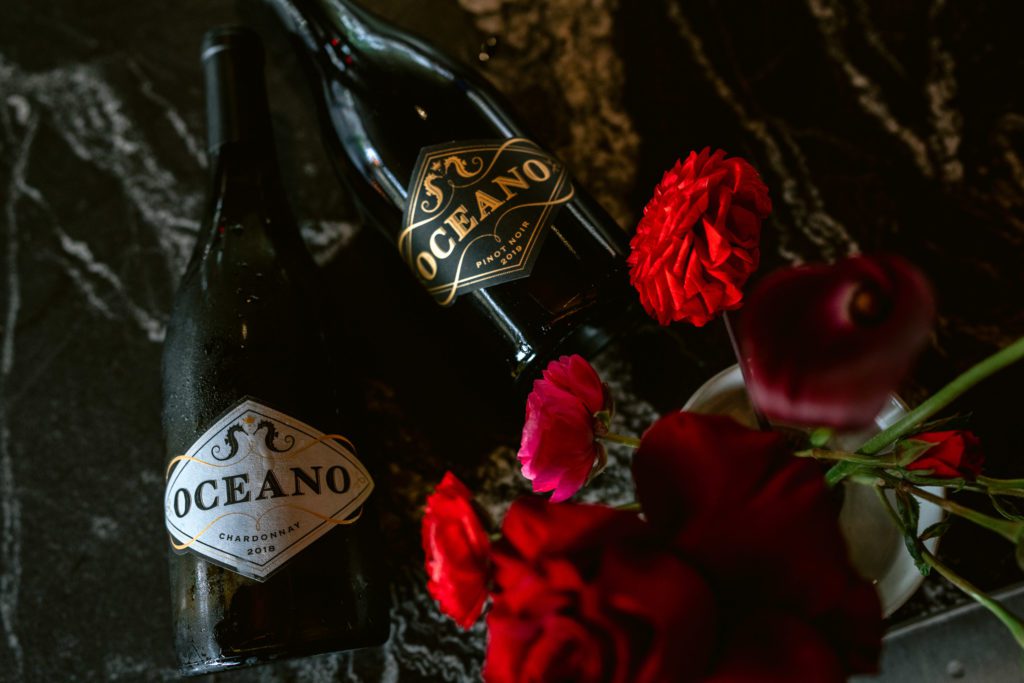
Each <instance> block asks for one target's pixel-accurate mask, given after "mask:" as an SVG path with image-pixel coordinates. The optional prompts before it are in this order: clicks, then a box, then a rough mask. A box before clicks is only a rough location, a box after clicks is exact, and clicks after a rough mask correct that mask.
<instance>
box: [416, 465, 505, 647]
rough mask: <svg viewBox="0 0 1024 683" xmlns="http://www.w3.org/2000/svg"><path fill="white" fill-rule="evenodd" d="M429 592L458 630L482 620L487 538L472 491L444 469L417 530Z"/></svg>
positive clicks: (488, 550)
mask: <svg viewBox="0 0 1024 683" xmlns="http://www.w3.org/2000/svg"><path fill="white" fill-rule="evenodd" d="M421 533H422V540H423V552H424V554H425V555H426V569H427V577H428V581H427V591H428V592H429V593H430V595H431V597H433V598H434V599H435V600H437V602H438V604H439V605H440V607H441V611H442V612H444V613H445V614H447V615H448V616H450V617H451V618H452V619H454V620H455V622H456V623H457V624H458V625H459V626H461V627H462V628H469V627H470V626H472V625H473V623H474V622H476V620H477V619H479V618H480V613H481V612H482V611H483V607H484V602H485V601H486V600H487V592H488V589H487V586H488V583H489V580H490V573H491V541H490V538H489V537H488V534H487V530H486V529H485V528H484V525H483V523H481V521H480V517H479V515H478V514H477V512H476V510H474V509H473V494H472V493H470V491H469V489H467V488H466V486H465V484H463V483H462V482H461V481H459V480H458V479H457V478H456V477H455V475H454V474H452V473H451V472H447V473H445V475H444V478H443V479H442V480H441V483H440V484H438V485H437V488H436V489H434V493H432V494H431V495H430V496H429V497H427V508H426V512H425V514H424V515H423V525H422V528H421Z"/></svg>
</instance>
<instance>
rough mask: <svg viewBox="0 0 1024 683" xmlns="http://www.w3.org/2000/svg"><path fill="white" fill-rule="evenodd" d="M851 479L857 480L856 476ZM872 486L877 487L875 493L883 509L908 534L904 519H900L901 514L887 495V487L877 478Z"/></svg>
mask: <svg viewBox="0 0 1024 683" xmlns="http://www.w3.org/2000/svg"><path fill="white" fill-rule="evenodd" d="M851 479H853V480H854V481H856V477H851ZM872 486H873V488H874V489H875V495H876V496H878V500H879V501H881V503H882V509H884V510H885V512H886V513H887V514H888V515H889V519H891V520H892V523H893V524H895V525H896V528H897V529H899V532H900V533H901V534H903V535H904V536H905V535H906V534H907V528H906V527H905V526H903V520H902V519H900V516H899V515H897V514H896V511H895V510H893V509H892V503H890V502H889V498H888V497H887V496H886V495H885V488H884V487H883V486H881V485H880V482H879V480H877V479H875V480H874V484H873V485H872Z"/></svg>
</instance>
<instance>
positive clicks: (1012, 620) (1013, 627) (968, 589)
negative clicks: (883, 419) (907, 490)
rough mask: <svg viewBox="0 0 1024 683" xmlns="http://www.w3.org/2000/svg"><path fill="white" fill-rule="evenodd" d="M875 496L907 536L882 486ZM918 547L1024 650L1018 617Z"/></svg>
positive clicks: (919, 544) (1023, 632)
mask: <svg viewBox="0 0 1024 683" xmlns="http://www.w3.org/2000/svg"><path fill="white" fill-rule="evenodd" d="M875 495H877V496H878V499H879V500H880V501H881V502H882V507H883V508H884V509H885V511H886V512H887V513H888V515H889V518H890V519H892V521H893V524H895V525H896V528H897V529H899V530H900V532H901V533H903V534H904V535H906V533H907V529H906V527H904V526H903V522H902V520H900V518H899V515H897V514H896V511H895V510H893V509H892V504H891V503H890V502H889V499H888V498H887V497H886V495H885V490H884V489H883V488H882V487H881V486H875ZM915 535H916V534H915ZM917 547H918V550H919V551H920V553H921V557H923V558H924V561H925V562H927V563H928V566H929V567H931V568H932V569H934V570H935V571H937V572H938V573H939V574H941V575H942V576H943V577H944V578H945V579H946V580H947V581H949V582H950V583H951V584H953V585H954V586H956V587H957V588H959V589H960V590H962V591H963V592H964V593H966V594H967V595H969V596H970V597H971V598H972V599H974V601H975V602H977V603H978V604H980V605H982V606H983V607H985V608H986V609H987V610H988V611H990V612H992V614H994V615H995V616H996V618H997V619H999V621H1001V622H1003V625H1004V626H1006V628H1007V629H1009V631H1010V633H1012V634H1013V638H1014V640H1016V641H1017V644H1018V645H1019V646H1020V647H1021V648H1024V622H1022V621H1021V620H1020V618H1019V617H1017V615H1015V614H1014V613H1013V612H1010V611H1009V610H1008V609H1006V608H1005V607H1003V606H1002V604H1000V603H999V602H998V601H996V600H993V599H992V598H991V597H989V596H988V595H987V594H986V593H985V592H984V591H981V590H979V589H978V588H977V587H976V586H975V585H974V584H972V583H971V582H970V581H968V580H967V579H965V578H963V577H962V576H960V575H959V574H957V573H956V572H955V571H953V570H952V569H950V568H949V567H947V566H946V565H944V564H943V563H942V562H940V561H939V559H938V558H937V557H935V556H934V555H932V554H931V553H930V552H928V548H926V547H925V545H924V543H922V542H921V540H920V539H918V540H917Z"/></svg>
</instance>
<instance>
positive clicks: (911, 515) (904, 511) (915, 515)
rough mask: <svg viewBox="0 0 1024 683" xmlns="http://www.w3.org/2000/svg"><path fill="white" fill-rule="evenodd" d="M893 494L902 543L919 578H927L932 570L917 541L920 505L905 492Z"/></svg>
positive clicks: (899, 491)
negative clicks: (915, 567)
mask: <svg viewBox="0 0 1024 683" xmlns="http://www.w3.org/2000/svg"><path fill="white" fill-rule="evenodd" d="M894 493H895V494H896V514H897V515H898V516H899V518H900V525H901V526H902V527H903V542H904V544H906V546H907V552H908V553H910V557H911V558H912V559H913V560H914V564H915V565H916V566H917V571H919V572H921V576H928V574H929V573H931V570H932V568H931V565H929V564H928V563H927V562H926V561H925V559H924V556H923V555H922V554H921V542H920V541H919V540H918V539H917V524H918V521H919V520H920V518H921V505H920V503H918V502H917V498H915V497H914V496H913V495H911V494H910V493H908V492H906V491H901V490H899V489H897V490H895V491H894Z"/></svg>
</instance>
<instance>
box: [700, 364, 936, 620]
mask: <svg viewBox="0 0 1024 683" xmlns="http://www.w3.org/2000/svg"><path fill="white" fill-rule="evenodd" d="M683 410H689V411H692V412H695V413H706V414H717V415H729V416H731V417H733V418H735V419H736V420H737V421H738V422H740V423H741V424H744V425H746V426H748V427H754V426H755V424H756V419H755V418H754V412H753V410H752V409H751V407H750V401H749V399H748V398H747V392H746V388H745V386H744V384H743V376H742V374H741V373H740V369H739V366H738V365H733V366H732V367H730V368H726V369H725V370H723V371H722V372H720V373H718V374H717V375H715V376H714V377H712V378H711V379H709V380H708V381H707V382H705V383H704V385H703V386H702V387H701V388H700V389H698V390H697V391H696V392H694V394H693V396H691V397H690V400H689V401H687V402H686V405H685V406H683ZM906 412H907V408H906V405H904V403H903V401H901V400H900V399H899V397H897V396H895V395H891V396H890V397H889V402H888V403H887V404H886V406H885V408H884V409H883V410H882V412H881V413H879V414H878V417H876V418H875V426H874V427H873V428H868V429H866V430H863V431H861V432H858V433H850V434H844V435H842V436H841V437H838V438H837V439H836V440H835V441H834V442H833V443H832V444H830V445H832V446H833V447H834V448H839V449H845V450H849V449H855V448H857V447H858V446H860V444H862V443H864V442H865V441H867V440H868V439H869V438H870V437H871V436H872V435H874V434H877V433H878V432H879V431H881V430H883V429H885V428H887V427H889V426H890V425H892V424H893V423H895V422H896V421H897V420H899V419H900V417H902V416H903V415H904V414H906ZM844 486H845V487H846V488H845V491H844V498H843V507H842V511H841V512H840V516H839V525H840V528H841V529H842V532H843V536H844V537H845V539H846V547H847V549H848V550H849V553H850V561H851V562H852V563H853V566H854V568H855V569H856V570H857V571H858V572H859V573H860V574H861V575H862V576H863V577H864V578H866V579H868V580H870V581H871V582H872V583H874V584H875V588H876V589H877V590H878V597H879V599H880V601H881V603H882V610H883V613H884V615H885V616H886V617H888V616H889V615H891V614H892V613H893V612H895V611H896V610H897V609H899V607H900V606H901V605H902V604H903V603H905V602H906V601H907V600H908V599H909V598H910V596H911V595H913V594H914V591H916V590H917V589H918V588H919V587H920V585H921V582H922V581H923V580H924V578H923V577H922V576H921V574H920V572H918V570H917V568H916V567H915V566H914V561H913V559H911V557H910V555H909V553H907V550H906V547H905V546H904V543H903V539H902V538H901V537H900V534H899V532H898V531H897V530H896V527H895V526H894V525H893V523H892V520H890V519H889V517H888V514H887V513H886V511H885V509H884V507H883V506H882V504H881V502H880V501H879V500H878V498H877V497H876V496H875V493H874V491H872V490H871V489H870V488H869V487H867V486H861V485H858V484H844ZM925 490H927V491H929V492H931V493H933V494H935V495H940V496H941V495H944V494H945V490H944V489H943V488H941V487H925ZM890 495H891V492H890ZM942 517H943V512H942V509H941V508H939V507H938V506H936V505H935V504H933V503H929V502H927V501H921V516H920V521H919V523H918V524H919V527H918V533H920V532H922V531H924V530H925V529H926V528H928V527H929V526H931V525H932V524H935V523H936V522H939V521H941V520H942ZM937 545H938V539H937V538H934V539H930V540H928V541H926V542H925V546H926V547H927V548H928V550H929V551H930V552H935V549H936V547H937Z"/></svg>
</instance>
